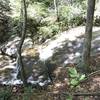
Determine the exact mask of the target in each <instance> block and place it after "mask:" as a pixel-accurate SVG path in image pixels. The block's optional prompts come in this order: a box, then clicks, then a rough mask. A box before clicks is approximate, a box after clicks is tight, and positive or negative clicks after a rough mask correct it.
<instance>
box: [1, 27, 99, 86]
mask: <svg viewBox="0 0 100 100" xmlns="http://www.w3.org/2000/svg"><path fill="white" fill-rule="evenodd" d="M84 33H85V27H84V26H80V27H76V28H72V29H69V30H67V31H65V32H62V33H59V34H58V35H56V36H55V37H54V39H51V40H50V39H49V40H47V41H46V42H45V43H43V44H41V45H38V46H36V47H35V49H34V48H33V43H32V40H31V39H30V38H27V39H25V41H24V45H23V49H22V50H23V52H22V56H23V62H24V64H25V66H27V67H26V68H27V69H26V70H27V71H29V75H28V79H27V81H28V82H29V83H31V84H39V85H40V86H43V85H45V84H47V83H48V82H50V80H49V79H48V78H46V79H45V80H44V78H43V77H44V76H45V75H44V69H45V67H44V65H43V64H44V62H45V61H46V60H48V59H52V60H53V61H56V63H58V64H60V65H62V66H66V65H67V64H69V63H76V62H77V58H79V57H80V56H81V54H82V49H83V41H84ZM19 40H20V38H19V37H13V38H12V39H11V40H10V41H8V43H7V44H5V46H4V51H5V52H6V53H7V54H8V55H16V52H17V46H18V43H19ZM33 51H34V52H36V54H38V57H37V56H36V57H33V54H34V55H35V53H34V52H33ZM92 52H93V54H96V53H98V54H100V27H94V28H93V40H92ZM16 61H17V60H16V59H15V58H13V59H11V58H10V57H8V56H6V55H2V54H1V53H0V84H5V85H17V84H23V82H22V81H21V80H20V79H18V78H17V76H18V73H19V70H18V68H19V67H18V64H17V63H16ZM31 68H32V69H31ZM40 73H41V74H40Z"/></svg>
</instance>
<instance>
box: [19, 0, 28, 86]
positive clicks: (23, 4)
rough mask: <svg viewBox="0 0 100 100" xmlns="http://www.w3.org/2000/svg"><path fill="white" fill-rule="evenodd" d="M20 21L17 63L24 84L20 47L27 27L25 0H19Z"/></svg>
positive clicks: (24, 76)
mask: <svg viewBox="0 0 100 100" xmlns="http://www.w3.org/2000/svg"><path fill="white" fill-rule="evenodd" d="M21 17H22V18H21V21H22V24H21V25H22V26H21V28H22V30H21V31H22V36H21V40H20V43H19V47H18V64H19V69H20V71H19V72H20V75H21V79H22V81H23V84H24V85H26V84H27V79H26V74H25V69H24V65H23V61H22V56H21V49H22V45H23V43H24V39H25V35H26V27H27V9H26V0H21Z"/></svg>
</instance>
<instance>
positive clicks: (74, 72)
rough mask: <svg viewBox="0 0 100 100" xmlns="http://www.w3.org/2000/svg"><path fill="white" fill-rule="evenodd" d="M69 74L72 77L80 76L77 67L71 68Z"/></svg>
mask: <svg viewBox="0 0 100 100" xmlns="http://www.w3.org/2000/svg"><path fill="white" fill-rule="evenodd" d="M69 75H70V77H71V78H75V77H79V74H78V73H77V70H76V69H75V68H70V69H69Z"/></svg>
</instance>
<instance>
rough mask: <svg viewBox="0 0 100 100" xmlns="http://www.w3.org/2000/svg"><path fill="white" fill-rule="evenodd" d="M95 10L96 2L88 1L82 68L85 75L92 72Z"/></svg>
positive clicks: (93, 0)
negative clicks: (91, 55) (91, 57)
mask: <svg viewBox="0 0 100 100" xmlns="http://www.w3.org/2000/svg"><path fill="white" fill-rule="evenodd" d="M94 9H95V0H88V9H87V21H86V29H85V39H84V47H83V56H82V67H83V69H84V71H85V73H86V72H88V71H89V70H90V52H91V40H92V27H93V18H94Z"/></svg>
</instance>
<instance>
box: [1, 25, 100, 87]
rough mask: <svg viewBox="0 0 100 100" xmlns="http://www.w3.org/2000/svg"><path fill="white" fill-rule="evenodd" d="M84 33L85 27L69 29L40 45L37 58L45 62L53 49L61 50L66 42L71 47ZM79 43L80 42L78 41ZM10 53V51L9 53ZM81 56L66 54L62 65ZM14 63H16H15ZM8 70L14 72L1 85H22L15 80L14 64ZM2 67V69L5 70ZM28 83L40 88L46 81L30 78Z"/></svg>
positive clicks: (16, 71) (99, 38)
mask: <svg viewBox="0 0 100 100" xmlns="http://www.w3.org/2000/svg"><path fill="white" fill-rule="evenodd" d="M98 30H100V28H99V27H96V28H94V29H93V31H98ZM84 33H85V27H77V28H73V29H70V30H68V31H65V32H63V33H61V34H59V35H57V36H56V37H55V40H50V41H49V42H47V43H44V44H43V45H40V46H39V47H38V51H39V54H40V55H39V57H40V60H42V61H45V60H47V59H48V58H50V57H52V56H53V54H54V52H55V48H62V47H63V44H65V43H66V41H68V46H69V47H71V46H72V44H71V43H70V41H75V40H77V41H78V39H77V37H79V36H81V35H83V34H84ZM97 40H100V37H97V38H96V39H95V40H93V42H95V41H97ZM79 41H80V40H79ZM80 46H81V44H80V42H79V43H78V44H77V45H76V46H75V47H74V48H77V47H80ZM97 50H98V51H100V47H99V48H97ZM10 52H11V51H10ZM80 55H81V54H80V52H78V51H77V52H75V53H71V54H67V56H68V59H67V60H65V61H64V64H68V63H69V62H71V61H72V60H73V59H74V58H75V57H79V56H80ZM15 63H16V62H15ZM6 67H9V68H12V69H13V70H14V73H11V76H12V79H11V80H9V81H3V82H2V84H6V85H8V84H10V85H16V84H22V81H21V80H18V79H17V75H18V71H19V70H18V66H15V65H14V64H12V65H10V66H6ZM6 67H4V68H6ZM1 80H3V78H0V81H1ZM27 81H28V82H29V83H32V84H37V83H39V84H40V85H41V86H42V85H44V84H45V83H46V82H47V81H45V82H44V83H41V82H40V80H37V81H34V80H33V79H32V77H31V76H30V77H29V78H28V80H27Z"/></svg>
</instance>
